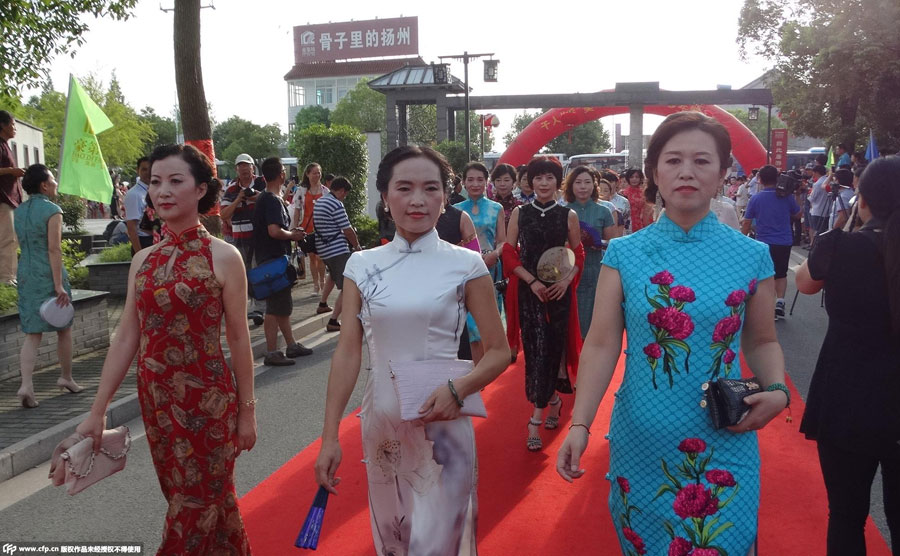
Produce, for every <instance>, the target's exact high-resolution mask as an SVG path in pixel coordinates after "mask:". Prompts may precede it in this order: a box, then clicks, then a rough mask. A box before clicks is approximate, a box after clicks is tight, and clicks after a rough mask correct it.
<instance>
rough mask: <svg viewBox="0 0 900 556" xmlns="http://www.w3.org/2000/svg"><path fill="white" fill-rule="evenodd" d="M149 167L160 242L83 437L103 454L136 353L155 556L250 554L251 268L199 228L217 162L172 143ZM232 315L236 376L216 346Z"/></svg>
mask: <svg viewBox="0 0 900 556" xmlns="http://www.w3.org/2000/svg"><path fill="white" fill-rule="evenodd" d="M150 164H151V172H152V177H151V180H150V188H149V195H150V200H151V202H152V204H153V206H154V207H155V209H156V212H157V214H158V215H159V216H160V218H162V219H163V220H164V221H165V223H166V227H165V230H164V233H163V239H162V241H160V243H158V244H157V245H154V246H153V247H151V248H148V249H144V250H143V251H139V252H138V253H137V255H135V257H134V260H133V261H132V264H131V271H130V273H129V277H128V285H129V287H128V297H127V299H126V302H125V309H124V311H123V313H122V318H121V325H120V326H119V329H118V332H117V334H116V341H115V342H114V343H113V344H112V345H111V346H110V349H109V353H108V355H107V357H106V362H105V363H104V365H103V375H102V378H101V383H100V387H99V389H98V392H97V397H96V399H95V400H94V405H93V407H92V408H91V415H90V417H88V419H86V420H85V421H84V422H83V423H82V424H81V425H79V426H78V429H77V431H78V432H79V433H81V434H84V435H87V436H91V437H93V438H94V449H95V450H96V449H97V448H99V440H100V435H101V433H102V431H103V429H104V428H105V414H106V409H107V407H108V405H109V402H110V400H111V399H112V397H113V395H114V394H115V391H116V389H118V387H119V384H121V382H122V379H123V377H124V376H125V373H126V372H127V371H128V366H129V365H130V363H131V361H132V360H133V359H134V355H135V353H137V354H138V396H139V400H140V404H141V413H142V414H143V418H144V425H145V427H146V431H147V441H148V442H149V444H150V454H151V456H152V458H153V464H154V466H155V467H156V473H157V476H158V478H159V483H160V486H161V488H162V491H163V495H164V496H165V497H166V501H167V502H168V511H167V513H166V521H165V530H164V531H163V540H162V545H161V546H160V548H159V551H158V554H160V555H162V554H166V555H169V554H179V555H184V554H196V555H201V554H204V555H206V554H228V555H235V554H241V555H245V554H250V543H249V541H248V539H247V535H246V533H245V532H244V526H243V522H242V520H241V514H240V511H239V510H238V505H237V496H236V494H235V489H234V460H235V457H236V456H237V454H238V453H239V452H240V451H241V450H249V449H251V448H252V447H253V445H254V443H255V442H256V417H255V413H254V408H255V403H256V399H255V398H254V397H253V358H252V355H251V351H250V333H249V330H248V328H247V319H246V307H245V300H246V291H247V279H246V273H245V269H244V265H243V261H242V259H241V256H240V254H239V253H238V252H237V250H235V248H234V247H232V246H230V245H228V244H226V243H225V242H223V241H221V240H219V239H216V238H214V237H212V236H210V234H209V232H207V231H206V229H205V228H204V227H203V226H201V225H200V219H199V215H200V213H203V212H205V211H207V210H209V209H210V208H211V207H212V206H213V204H214V203H215V201H216V198H217V195H218V192H219V188H220V185H219V183H218V181H217V180H216V179H215V178H213V176H212V166H211V165H210V163H209V159H207V158H206V156H205V155H203V154H202V153H201V152H200V151H199V150H197V149H195V148H194V147H192V146H189V145H188V146H182V145H169V146H163V147H159V148H157V149H156V150H154V151H153V154H152V155H151V156H150ZM223 315H224V317H225V323H226V332H227V336H226V337H227V340H228V345H229V348H230V349H231V356H232V362H233V365H234V369H229V368H228V365H227V364H226V362H225V358H224V356H223V355H222V349H221V346H220V343H219V337H220V328H221V324H222V317H223ZM232 370H233V374H232Z"/></svg>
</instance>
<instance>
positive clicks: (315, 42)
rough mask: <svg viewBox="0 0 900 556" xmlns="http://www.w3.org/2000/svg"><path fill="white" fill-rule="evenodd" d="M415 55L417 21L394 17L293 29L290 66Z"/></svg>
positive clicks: (416, 53)
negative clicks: (292, 58) (293, 64)
mask: <svg viewBox="0 0 900 556" xmlns="http://www.w3.org/2000/svg"><path fill="white" fill-rule="evenodd" d="M418 53H419V18H418V17H394V18H390V19H370V20H366V21H345V22H341V23H323V24H320V25H300V26H297V27H294V63H296V64H306V63H310V62H329V61H334V60H347V59H350V58H374V57H378V56H406V55H410V54H411V55H418Z"/></svg>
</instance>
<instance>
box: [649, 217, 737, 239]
mask: <svg viewBox="0 0 900 556" xmlns="http://www.w3.org/2000/svg"><path fill="white" fill-rule="evenodd" d="M718 226H720V224H719V220H718V219H717V218H716V215H715V214H714V213H713V212H712V211H710V212H707V213H706V216H704V217H703V218H702V219H701V220H700V221H699V222H697V223H696V224H694V225H693V226H692V227H691V229H690V230H688V231H687V232H685V231H684V230H683V229H682V228H681V226H679V225H678V224H676V223H675V222H673V221H672V219H670V218H669V216H668V215H667V214H666V213H665V212H663V213H662V214H660V215H659V219H658V220H657V221H656V222H655V223H653V224H652V225H651V226H650V227H651V228H652V229H654V230H656V231H657V232H658V233H660V234H663V235H665V236H667V237H669V238H670V239H672V240H674V241H677V242H680V243H693V242H695V241H702V240H703V239H704V238H706V237H708V236H709V234H710V233H711V232H712V231H714V230H715V229H716V228H717V227H718Z"/></svg>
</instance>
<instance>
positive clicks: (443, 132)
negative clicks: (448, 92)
mask: <svg viewBox="0 0 900 556" xmlns="http://www.w3.org/2000/svg"><path fill="white" fill-rule="evenodd" d="M435 100H436V102H435V105H436V108H437V110H435V112H436V113H437V137H436V139H437V142H438V143H440V142H441V141H446V140H447V139H449V137H450V125H449V122H450V120H449V118H448V117H447V98H446V97H440V96H439V97H437V99H435Z"/></svg>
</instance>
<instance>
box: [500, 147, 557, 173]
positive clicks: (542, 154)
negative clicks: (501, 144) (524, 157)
mask: <svg viewBox="0 0 900 556" xmlns="http://www.w3.org/2000/svg"><path fill="white" fill-rule="evenodd" d="M502 155H503V153H498V152H489V153H484V165H485V166H486V167H487V169H488V172H493V171H494V167H496V166H497V162H498V161H499V160H500V157H501V156H502ZM534 156H552V157H555V158H556V159H557V160H559V163H560V164H562V165H563V167H565V165H566V155H565V153H537V154H536V155H534Z"/></svg>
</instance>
